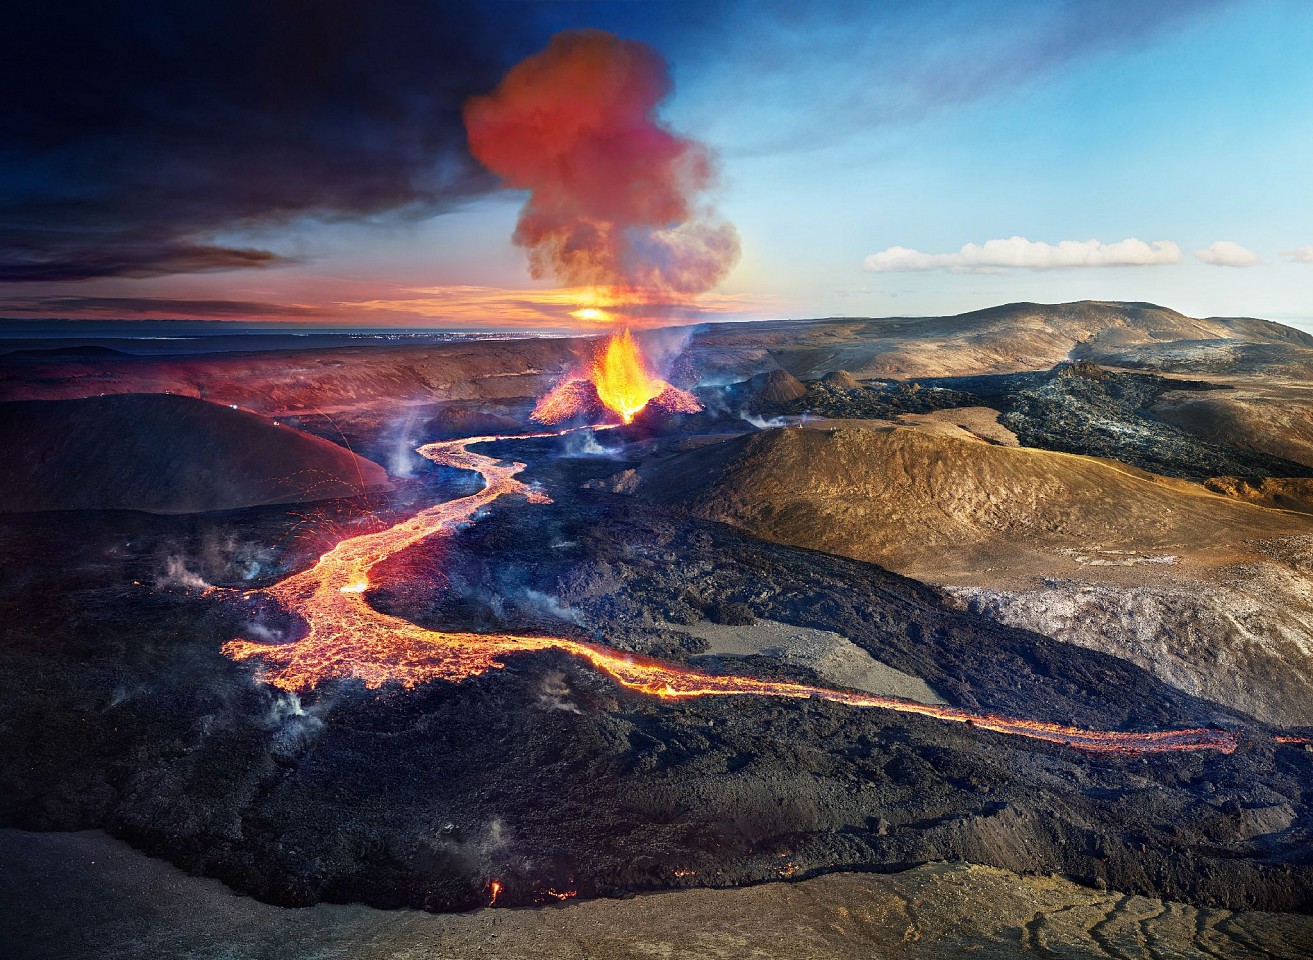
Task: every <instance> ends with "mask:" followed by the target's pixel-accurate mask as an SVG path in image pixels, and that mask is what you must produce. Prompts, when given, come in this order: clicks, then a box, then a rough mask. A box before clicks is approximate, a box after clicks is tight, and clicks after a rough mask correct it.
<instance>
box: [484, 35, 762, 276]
mask: <svg viewBox="0 0 1313 960" xmlns="http://www.w3.org/2000/svg"><path fill="white" fill-rule="evenodd" d="M670 90H671V81H670V73H669V70H668V69H667V66H666V63H665V61H664V60H663V59H662V57H661V55H660V54H659V53H657V51H655V50H653V49H652V48H651V47H649V46H647V45H645V44H642V43H638V42H636V41H633V40H621V39H619V38H618V37H615V36H613V35H611V34H609V33H603V32H601V31H596V30H587V31H577V32H576V31H571V32H566V33H561V34H558V35H557V36H556V37H554V38H553V39H552V41H551V43H550V44H548V46H547V49H546V50H544V51H542V52H541V53H538V54H535V55H534V56H531V57H529V58H528V59H527V60H524V61H523V62H521V63H520V64H519V65H518V66H516V67H514V68H513V69H512V70H511V71H510V72H509V73H508V74H507V75H506V77H505V79H503V80H502V82H501V85H500V86H498V87H497V89H496V90H494V91H493V92H492V93H490V94H487V95H486V96H480V97H474V98H472V99H470V100H469V101H468V102H467V103H466V105H465V126H466V129H467V131H468V133H469V143H470V150H471V152H472V153H473V154H474V156H475V157H476V158H477V159H478V160H479V161H480V162H482V163H483V164H484V165H485V166H486V167H487V168H488V169H489V170H491V171H492V172H494V173H496V174H498V175H499V176H500V177H501V178H502V179H503V181H504V182H505V184H506V186H508V187H513V188H516V189H521V190H528V191H529V199H528V201H527V202H526V203H525V205H524V208H523V209H522V210H521V211H520V220H519V224H518V226H517V227H516V230H515V238H514V239H515V242H516V243H517V244H519V245H520V246H522V247H524V248H525V249H526V250H527V251H528V253H529V264H530V271H531V273H532V274H533V276H535V277H537V278H543V277H548V276H552V277H555V278H556V279H558V280H560V281H561V282H563V283H566V284H570V285H575V286H590V287H600V288H606V289H608V290H612V291H615V292H617V293H619V294H628V295H630V296H635V297H636V298H639V299H645V297H644V296H643V295H647V297H659V296H661V295H662V294H665V295H670V294H697V293H703V292H705V291H707V290H710V289H711V288H712V287H713V286H715V285H716V283H718V282H719V281H720V280H721V279H723V278H724V276H725V275H726V274H727V273H728V272H729V270H730V269H731V268H732V267H733V266H734V264H735V263H736V262H737V261H738V257H739V240H738V234H737V232H736V231H735V229H734V227H733V225H732V224H729V223H726V222H724V221H723V220H720V219H719V218H718V217H717V216H716V214H715V212H714V210H712V209H711V207H710V205H709V204H707V203H706V201H705V199H703V195H704V193H705V191H706V190H707V189H708V188H709V187H710V186H711V185H712V182H713V180H714V176H715V164H714V161H713V156H712V154H711V151H710V150H709V149H708V148H707V147H706V146H704V145H703V144H700V143H697V142H695V141H692V140H689V139H687V138H685V137H681V136H679V135H677V134H676V133H674V132H673V131H671V130H670V129H669V128H668V127H666V126H665V125H664V124H663V123H661V122H660V121H659V120H658V119H657V117H656V115H655V111H656V108H657V106H658V105H659V104H660V102H661V101H662V100H663V99H664V98H665V97H666V95H667V94H668V93H669V92H670Z"/></svg>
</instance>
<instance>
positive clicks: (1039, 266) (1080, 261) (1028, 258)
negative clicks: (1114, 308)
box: [866, 237, 1181, 273]
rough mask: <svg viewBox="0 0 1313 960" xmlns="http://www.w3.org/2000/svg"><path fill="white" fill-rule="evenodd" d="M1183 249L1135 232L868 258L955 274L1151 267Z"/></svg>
mask: <svg viewBox="0 0 1313 960" xmlns="http://www.w3.org/2000/svg"><path fill="white" fill-rule="evenodd" d="M1180 262H1181V248H1180V247H1178V246H1177V245H1176V244H1174V243H1172V242H1171V241H1170V240H1156V241H1154V242H1153V243H1152V244H1148V243H1145V242H1144V241H1143V240H1136V239H1135V238H1134V237H1131V238H1129V239H1126V240H1121V241H1119V242H1117V243H1100V242H1099V241H1098V240H1063V241H1061V242H1060V243H1056V244H1051V243H1042V242H1031V241H1030V240H1027V239H1026V238H1025V237H1009V238H1008V239H1006V240H986V241H985V242H984V243H968V244H967V245H966V246H965V247H963V248H962V249H961V250H959V251H957V252H956V253H922V252H921V251H920V250H911V249H908V248H907V247H890V248H889V249H888V250H881V251H880V252H879V253H873V254H871V255H870V256H869V257H867V258H866V269H867V270H873V271H875V272H877V273H883V272H892V271H904V270H952V271H953V272H954V273H1001V272H1003V271H1006V270H1013V269H1021V270H1067V269H1075V268H1078V267H1147V266H1156V265H1159V264H1165V263H1180Z"/></svg>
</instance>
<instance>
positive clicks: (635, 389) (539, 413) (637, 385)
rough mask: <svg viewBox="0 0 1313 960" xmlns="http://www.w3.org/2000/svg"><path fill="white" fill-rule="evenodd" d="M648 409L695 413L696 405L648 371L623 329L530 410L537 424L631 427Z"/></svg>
mask: <svg viewBox="0 0 1313 960" xmlns="http://www.w3.org/2000/svg"><path fill="white" fill-rule="evenodd" d="M648 404H652V405H653V406H655V407H657V408H658V409H660V410H662V411H664V412H666V413H697V412H698V411H699V410H701V409H702V404H701V403H699V402H698V399H697V398H696V397H694V396H693V394H691V393H689V392H688V391H687V390H681V389H679V388H678V387H675V386H672V385H671V384H669V383H667V382H666V381H665V380H663V379H661V377H659V376H657V375H656V374H655V373H653V372H652V370H651V369H650V368H649V366H648V362H647V359H646V358H645V357H644V356H643V351H642V348H641V347H640V346H639V344H638V341H637V340H636V339H634V336H633V334H631V333H630V332H629V330H628V329H624V330H621V331H620V332H618V333H614V334H612V335H611V336H610V338H608V339H607V341H606V342H605V343H604V344H602V345H601V346H600V347H599V348H598V351H597V355H596V356H595V357H594V358H593V360H592V362H591V363H590V364H589V366H588V369H587V370H586V371H585V372H584V373H583V374H582V375H574V376H570V377H567V378H565V379H564V380H562V381H561V382H560V383H558V384H557V385H556V386H554V387H553V388H552V389H551V391H550V392H549V393H548V394H547V395H546V396H545V397H543V398H542V400H540V401H539V402H538V405H537V406H536V407H534V410H533V414H532V416H533V419H534V420H537V421H538V422H539V423H548V424H551V423H561V422H563V421H565V420H571V419H574V418H575V417H584V418H588V419H592V420H597V419H601V418H603V417H606V416H607V415H608V413H609V414H613V415H614V416H617V417H619V418H620V422H621V423H632V422H633V420H634V417H636V416H638V414H639V413H641V412H642V411H643V410H644V409H646V408H647V406H648Z"/></svg>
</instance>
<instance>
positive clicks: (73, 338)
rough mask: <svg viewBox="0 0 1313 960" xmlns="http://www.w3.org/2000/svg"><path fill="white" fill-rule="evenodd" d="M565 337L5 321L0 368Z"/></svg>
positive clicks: (554, 333)
mask: <svg viewBox="0 0 1313 960" xmlns="http://www.w3.org/2000/svg"><path fill="white" fill-rule="evenodd" d="M579 335H580V334H579V333H578V332H577V331H576V332H573V333H570V332H566V331H562V330H433V329H425V328H389V329H384V328H380V327H323V326H320V327H310V326H293V325H290V324H273V323H232V322H220V321H213V320H4V319H0V361H2V360H3V359H4V355H6V354H13V353H18V354H19V355H20V356H22V357H24V358H26V359H37V357H35V356H34V354H38V353H39V352H44V351H51V359H54V358H56V357H59V356H63V357H66V358H72V357H74V356H76V354H77V352H78V350H79V349H80V348H85V349H87V350H88V352H89V353H96V352H99V353H101V355H102V356H103V355H104V354H103V351H105V350H114V351H117V352H119V353H124V354H128V355H131V356H139V357H143V356H152V357H158V356H194V355H196V354H207V353H250V352H252V351H266V350H311V349H321V348H325V347H353V346H400V345H416V346H422V345H425V344H438V343H452V342H462V341H468V342H480V341H485V340H527V339H538V338H543V337H563V336H579Z"/></svg>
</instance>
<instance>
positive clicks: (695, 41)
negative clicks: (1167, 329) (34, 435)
mask: <svg viewBox="0 0 1313 960" xmlns="http://www.w3.org/2000/svg"><path fill="white" fill-rule="evenodd" d="M19 7H20V8H24V7H25V8H26V9H19V10H18V11H17V12H16V13H14V14H12V15H11V16H12V23H16V24H17V29H11V30H8V31H7V37H8V38H7V39H4V40H0V61H4V62H7V63H9V66H8V67H3V68H0V84H2V85H3V96H2V97H0V101H3V106H0V121H3V126H4V127H5V128H6V129H7V130H9V131H11V132H12V131H17V133H18V135H17V136H6V138H5V142H3V143H0V316H11V317H21V316H29V317H30V316H65V317H77V316H96V317H120V316H121V317H136V316H156V317H216V318H223V319H275V320H283V321H288V320H298V321H300V320H304V321H307V322H315V323H322V322H325V321H332V322H345V323H352V324H364V323H368V324H389V325H405V326H420V325H435V326H454V327H462V328H469V327H476V326H496V325H515V326H531V327H559V326H561V325H562V323H563V322H568V312H569V310H571V309H573V307H574V306H575V301H576V294H574V293H573V292H562V291H559V290H557V289H556V288H555V285H554V284H552V283H550V282H535V281H530V279H529V276H528V272H527V269H526V260H525V256H524V253H523V251H522V250H520V249H518V248H517V247H515V246H513V245H512V244H511V241H510V237H511V233H512V231H513V229H514V226H515V220H516V215H517V211H518V208H519V206H520V204H521V203H522V202H523V199H524V197H523V195H521V194H517V193H514V192H510V191H505V190H498V189H497V187H496V183H495V181H494V180H493V179H492V178H491V177H488V176H486V175H484V174H481V173H480V171H479V170H478V169H477V167H476V166H475V165H474V164H473V162H472V161H471V160H470V159H469V158H468V156H467V154H465V152H464V144H463V139H462V131H461V129H460V126H459V110H460V105H461V103H462V102H463V100H464V98H465V97H466V96H468V95H470V94H472V93H478V92H484V91H486V90H488V89H490V88H491V86H493V85H495V83H496V82H497V80H498V78H499V77H500V76H501V75H502V73H504V71H505V70H506V69H507V68H508V67H509V66H511V65H512V64H514V63H515V62H516V61H518V60H519V59H521V58H522V57H524V56H525V55H528V54H530V53H533V52H535V51H537V50H539V49H541V48H542V46H543V45H544V44H545V43H546V41H547V39H548V38H549V37H550V36H551V35H552V34H553V33H554V32H556V31H557V30H560V29H567V28H577V27H596V28H600V29H604V30H609V31H613V32H615V33H617V34H619V35H620V36H623V37H629V38H634V39H637V40H642V41H645V42H647V43H649V44H651V45H653V46H654V47H656V48H657V49H658V50H660V51H661V53H662V54H663V55H664V56H665V57H666V58H667V59H668V61H669V62H670V65H671V70H672V73H673V76H674V79H675V92H674V94H673V95H672V96H671V97H670V99H669V100H668V101H667V103H666V104H665V107H664V109H663V111H662V113H663V116H664V118H665V119H666V120H667V121H668V122H669V123H670V124H671V125H672V126H673V127H674V128H675V129H677V130H678V131H680V132H681V133H683V134H686V135H688V136H691V137H694V138H697V139H700V140H703V141H705V142H707V143H708V144H709V145H711V147H713V148H714V149H715V150H716V151H718V153H719V155H720V165H721V179H720V185H719V187H718V189H717V195H716V202H717V205H718V206H719V208H720V211H721V213H722V215H724V216H726V217H727V218H729V219H730V220H732V221H733V222H734V223H735V224H736V225H737V227H738V230H739V234H740V237H741V241H742V248H743V257H742V260H741V262H740V263H739V265H738V267H737V268H736V269H735V270H734V271H733V273H732V274H731V275H730V276H729V277H728V279H727V280H726V281H725V282H724V283H723V284H722V285H721V287H720V288H719V289H718V290H717V291H715V292H713V293H712V294H709V295H707V296H705V297H702V298H700V299H699V300H698V301H697V302H696V303H690V304H688V305H687V307H686V308H684V309H682V310H678V311H673V312H672V317H673V318H680V317H684V318H688V317H732V318H747V317H781V316H791V317H802V316H828V315H853V316H888V315H922V314H940V313H952V312H959V311H964V310H970V309H975V308H979V307H984V306H989V305H993V304H997V303H1004V302H1010V301H1018V300H1033V301H1041V302H1057V301H1067V300H1076V299H1086V298H1090V299H1105V300H1146V301H1152V302H1156V303H1160V304H1164V305H1166V306H1170V307H1173V308H1176V309H1178V310H1181V311H1183V312H1185V313H1189V314H1192V315H1196V316H1208V315H1250V316H1262V317H1267V318H1270V319H1276V320H1282V321H1285V322H1293V323H1297V324H1300V325H1309V324H1313V182H1311V180H1313V177H1311V174H1313V56H1310V54H1309V51H1310V50H1313V4H1310V3H1308V2H1306V0H1235V2H1223V0H1218V2H1206V0H1195V2H1188V3H1185V2H1182V3H1171V2H1155V3H1151V4H1135V3H1130V2H1121V0H1118V2H1102V0H1071V2H1059V0H1054V2H1048V3H1043V4H1036V3H1033V2H1012V0H960V2H952V0H941V2H911V0H900V2H897V3H879V2H854V3H847V2H834V3H815V4H800V3H794V2H783V0H781V2H732V3H717V2H713V0H701V2H693V3H660V2H654V3H642V2H626V3H568V4H566V3H563V4H556V3H484V4H454V5H450V6H443V5H440V4H431V3H430V4H424V3H413V2H405V0H403V2H395V3H389V2H380V3H374V4H365V3H355V2H350V0H338V2H332V3H324V4H308V5H307V4H296V3H276V2H270V3H254V2H252V3H249V4H248V3H241V4H239V3H234V4H232V5H223V4H220V5H212V4H199V3H198V4H193V5H191V6H190V7H189V6H188V5H187V4H182V5H179V4H176V3H175V4H168V5H165V4H154V3H111V4H102V5H99V6H98V5H96V4H86V5H85V6H84V5H80V4H76V3H70V4H67V5H63V4H49V3H44V2H42V3H37V2H32V3H30V4H28V3H26V2H24V3H20V4H19ZM49 8H58V9H49ZM218 11H222V12H218ZM306 11H316V12H317V13H316V15H317V17H318V18H319V21H317V22H316V23H314V24H312V25H309V26H311V27H313V29H309V27H308V26H307V24H306V23H305V22H303V21H302V20H301V19H298V18H302V17H304V16H305V15H306ZM142 63H145V64H146V66H144V67H143V66H141V64H142ZM152 63H154V64H155V66H154V67H152V66H151V64H152ZM53 64H59V65H61V69H60V77H59V78H56V77H54V75H48V74H45V73H43V72H42V66H43V65H44V66H45V69H46V70H49V69H51V67H52V65H53ZM43 76H49V77H50V79H46V80H42V79H38V78H41V77H43ZM97 98H103V100H104V104H105V107H104V109H98V103H97ZM1014 237H1019V238H1026V240H1027V241H1029V243H1023V242H1021V241H1020V240H1017V241H1012V242H1010V243H1007V244H999V243H994V244H990V243H989V241H1007V240H1009V239H1010V238H1014ZM1128 240H1138V241H1142V243H1140V244H1128V243H1126V242H1125V241H1128ZM1068 241H1070V242H1075V244H1078V245H1071V244H1068V245H1066V246H1059V245H1060V244H1063V243H1064V242H1068ZM1091 241H1095V242H1096V243H1091ZM969 244H974V245H977V246H978V249H977V248H968V249H967V250H965V251H964V250H963V248H964V247H966V246H967V245H969ZM1154 244H1157V246H1156V247H1154V246H1151V245H1154ZM1128 261H1139V263H1138V265H1130V264H1128ZM1109 264H1110V265H1109ZM872 268H874V269H872Z"/></svg>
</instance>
